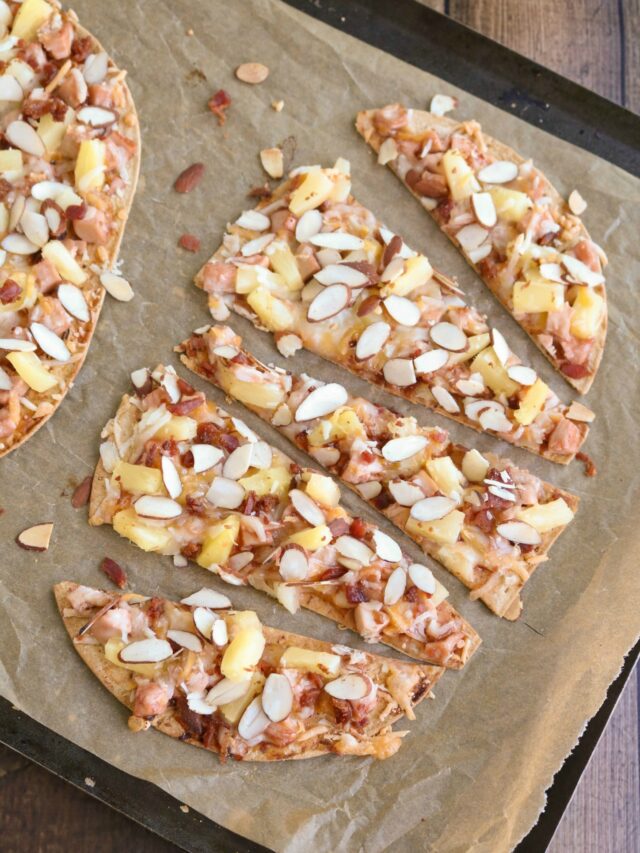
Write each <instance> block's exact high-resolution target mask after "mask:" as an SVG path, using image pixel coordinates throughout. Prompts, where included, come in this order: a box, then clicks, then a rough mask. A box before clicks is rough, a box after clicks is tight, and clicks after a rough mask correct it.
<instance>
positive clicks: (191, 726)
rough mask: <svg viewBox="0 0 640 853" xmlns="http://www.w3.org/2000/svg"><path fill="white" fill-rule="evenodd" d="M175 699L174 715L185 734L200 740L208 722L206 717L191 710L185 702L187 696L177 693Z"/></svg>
mask: <svg viewBox="0 0 640 853" xmlns="http://www.w3.org/2000/svg"><path fill="white" fill-rule="evenodd" d="M175 699H176V717H177V719H178V722H179V723H180V725H181V726H182V728H183V729H184V731H185V734H186V735H187V736H189V737H192V738H195V739H196V740H200V738H201V737H202V735H203V734H204V731H205V727H206V725H207V723H208V720H207V718H206V717H204V716H203V715H202V714H196V712H195V711H192V710H191V708H190V707H189V705H188V702H187V697H186V696H185V695H184V694H183V693H178V695H177V696H176V697H175Z"/></svg>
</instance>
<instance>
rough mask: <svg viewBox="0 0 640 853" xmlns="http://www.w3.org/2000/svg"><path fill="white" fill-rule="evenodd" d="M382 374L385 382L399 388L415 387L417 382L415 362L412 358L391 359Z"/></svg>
mask: <svg viewBox="0 0 640 853" xmlns="http://www.w3.org/2000/svg"><path fill="white" fill-rule="evenodd" d="M382 372H383V374H384V378H385V380H386V381H387V382H388V383H389V384H390V385H397V386H398V388H407V387H408V386H410V385H415V383H416V381H417V379H416V372H415V370H414V367H413V361H412V360H411V359H410V358H390V359H389V361H387V362H386V363H385V365H384V367H383V368H382Z"/></svg>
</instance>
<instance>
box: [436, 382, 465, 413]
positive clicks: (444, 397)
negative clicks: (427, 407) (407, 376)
mask: <svg viewBox="0 0 640 853" xmlns="http://www.w3.org/2000/svg"><path fill="white" fill-rule="evenodd" d="M431 393H432V394H433V396H434V398H435V400H436V403H438V405H439V406H442V408H443V409H444V410H445V412H449V414H452V415H453V414H455V413H456V412H459V411H460V406H459V405H458V403H457V401H456V399H455V397H453V396H452V395H451V394H450V393H449V392H448V391H447V389H446V388H443V387H442V386H440V385H434V387H433V388H432V389H431Z"/></svg>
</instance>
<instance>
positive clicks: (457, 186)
mask: <svg viewBox="0 0 640 853" xmlns="http://www.w3.org/2000/svg"><path fill="white" fill-rule="evenodd" d="M442 165H443V166H444V175H445V178H446V179H447V183H448V184H449V191H450V192H451V197H452V198H453V200H454V201H463V200H464V199H465V198H469V196H470V195H472V194H473V193H477V192H479V191H480V184H479V183H478V181H477V179H476V176H475V175H474V174H473V169H472V168H471V166H469V164H468V163H467V161H466V160H465V159H464V157H463V156H462V154H461V153H460V152H459V151H455V150H454V149H450V150H449V151H445V153H444V156H443V158H442Z"/></svg>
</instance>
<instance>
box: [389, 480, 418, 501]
mask: <svg viewBox="0 0 640 853" xmlns="http://www.w3.org/2000/svg"><path fill="white" fill-rule="evenodd" d="M389 491H390V492H391V496H392V497H393V499H394V500H395V502H396V503H398V504H400V506H413V505H414V504H415V503H418V501H421V500H422V499H423V498H424V492H423V491H422V489H421V488H419V487H418V486H414V485H413V483H407V482H406V481H405V480H393V481H392V482H390V483H389Z"/></svg>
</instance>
